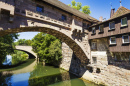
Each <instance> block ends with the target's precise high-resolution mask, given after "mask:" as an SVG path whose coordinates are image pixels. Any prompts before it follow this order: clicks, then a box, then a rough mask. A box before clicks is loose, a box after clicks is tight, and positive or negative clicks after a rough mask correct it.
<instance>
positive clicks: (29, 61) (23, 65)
mask: <svg viewBox="0 0 130 86" xmlns="http://www.w3.org/2000/svg"><path fill="white" fill-rule="evenodd" d="M34 61H35V59H28V60H26V61H25V62H24V63H23V64H20V65H17V66H15V67H10V68H0V72H2V71H11V70H18V69H21V68H24V67H26V66H28V65H30V64H31V63H33V62H34Z"/></svg>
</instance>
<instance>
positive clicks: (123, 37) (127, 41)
mask: <svg viewBox="0 0 130 86" xmlns="http://www.w3.org/2000/svg"><path fill="white" fill-rule="evenodd" d="M122 42H123V43H129V35H123V36H122Z"/></svg>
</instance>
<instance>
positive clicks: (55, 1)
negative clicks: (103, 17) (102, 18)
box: [42, 0, 98, 22]
mask: <svg viewBox="0 0 130 86" xmlns="http://www.w3.org/2000/svg"><path fill="white" fill-rule="evenodd" d="M42 1H44V2H47V3H49V4H51V5H54V6H56V7H58V8H60V9H62V10H65V11H67V12H69V13H71V14H73V15H75V16H78V17H80V18H83V19H86V20H88V21H90V22H98V20H97V19H95V18H93V17H91V16H89V15H87V14H84V13H82V12H80V11H78V10H76V9H74V8H72V7H70V6H68V5H66V4H64V3H62V2H60V1H58V0H42Z"/></svg>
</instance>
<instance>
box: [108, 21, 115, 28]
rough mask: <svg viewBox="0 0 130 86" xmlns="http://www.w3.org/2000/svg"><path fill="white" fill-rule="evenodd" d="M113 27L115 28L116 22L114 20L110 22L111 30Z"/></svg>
mask: <svg viewBox="0 0 130 86" xmlns="http://www.w3.org/2000/svg"><path fill="white" fill-rule="evenodd" d="M113 29H115V22H114V21H112V22H110V23H109V30H113Z"/></svg>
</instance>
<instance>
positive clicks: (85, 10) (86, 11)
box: [82, 5, 91, 14]
mask: <svg viewBox="0 0 130 86" xmlns="http://www.w3.org/2000/svg"><path fill="white" fill-rule="evenodd" d="M82 12H83V13H85V14H90V13H91V11H90V7H89V6H87V5H86V6H83V7H82Z"/></svg>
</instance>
